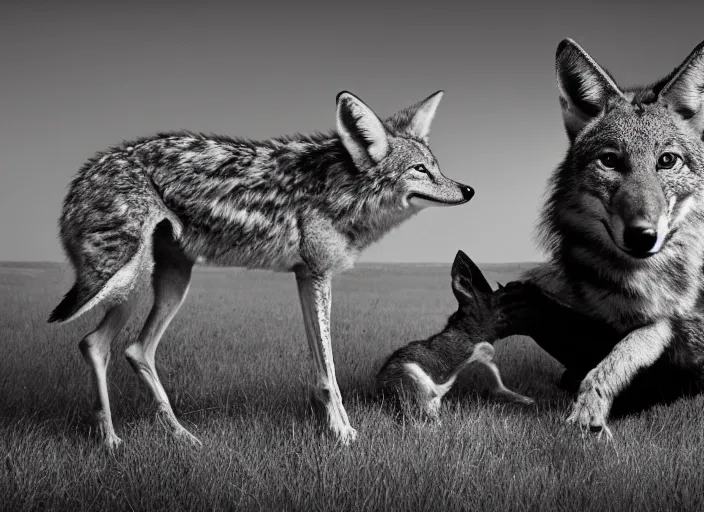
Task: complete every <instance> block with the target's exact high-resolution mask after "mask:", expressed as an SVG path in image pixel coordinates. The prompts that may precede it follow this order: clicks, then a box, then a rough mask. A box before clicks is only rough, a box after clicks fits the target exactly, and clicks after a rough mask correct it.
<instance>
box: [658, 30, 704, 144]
mask: <svg viewBox="0 0 704 512" xmlns="http://www.w3.org/2000/svg"><path fill="white" fill-rule="evenodd" d="M658 98H659V99H660V100H661V101H664V102H665V103H667V104H669V105H671V106H672V108H674V109H675V111H676V112H678V113H679V114H680V115H682V117H684V118H685V119H688V120H689V122H690V123H692V124H693V125H694V127H695V128H696V129H697V130H698V131H700V132H702V131H704V42H702V43H699V46H697V47H696V48H695V49H694V50H692V53H690V54H689V57H687V58H686V59H685V61H684V62H683V63H682V65H681V66H680V67H679V68H677V69H676V70H675V72H674V74H673V76H672V78H671V79H670V80H669V81H668V82H667V83H666V84H665V86H664V87H663V88H662V89H661V90H660V94H659V95H658Z"/></svg>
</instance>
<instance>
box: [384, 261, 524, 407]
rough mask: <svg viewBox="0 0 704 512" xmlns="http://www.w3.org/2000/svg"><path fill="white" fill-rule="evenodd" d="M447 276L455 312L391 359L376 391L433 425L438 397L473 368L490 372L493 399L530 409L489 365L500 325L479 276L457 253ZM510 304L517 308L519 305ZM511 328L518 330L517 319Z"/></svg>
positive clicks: (489, 291)
mask: <svg viewBox="0 0 704 512" xmlns="http://www.w3.org/2000/svg"><path fill="white" fill-rule="evenodd" d="M451 275H452V292H453V293H454V295H455V298H456V299H457V303H458V308H457V311H455V312H454V313H453V314H452V315H450V317H449V319H448V321H447V324H446V325H445V327H444V329H443V330H442V331H440V332H439V333H437V334H434V335H433V336H431V337H429V338H428V339H425V340H418V341H412V342H411V343H409V344H408V345H406V346H404V347H401V348H399V349H398V350H396V351H395V352H394V353H393V354H391V356H389V358H388V359H387V360H386V362H385V363H384V365H383V366H382V368H381V370H380V371H379V374H378V375H377V387H378V389H379V390H380V391H381V393H382V394H383V395H384V396H385V397H389V398H390V399H391V400H393V401H394V402H395V403H397V404H399V405H401V407H402V408H403V409H411V410H412V409H416V410H419V411H420V412H421V415H422V416H425V417H427V418H430V419H432V420H438V419H439V411H440V404H441V400H442V397H443V396H444V395H445V394H446V393H447V392H448V391H449V390H450V389H451V388H452V385H453V384H454V383H455V380H456V378H457V375H458V374H459V373H460V372H461V371H462V370H463V369H464V368H465V367H466V366H467V365H469V364H470V363H473V362H477V363H481V364H482V365H484V366H486V367H487V368H488V369H489V370H490V372H489V374H490V376H491V379H492V388H493V391H494V393H496V394H497V395H500V396H503V397H505V398H508V399H509V400H512V401H515V402H519V403H522V404H533V403H534V401H533V399H531V398H528V397H526V396H523V395H520V394H518V393H516V392H514V391H511V390H510V389H508V388H506V386H505V385H504V383H503V382H502V380H501V374H500V372H499V369H498V367H497V366H496V364H495V363H494V361H493V358H494V347H493V345H492V344H491V343H492V342H493V341H495V340H496V339H498V338H502V337H505V336H506V334H505V333H504V331H503V319H502V317H501V315H498V314H496V311H495V308H494V300H493V295H494V292H493V291H492V289H491V286H490V285H489V283H488V282H487V280H486V278H485V277H484V275H483V274H482V272H481V270H479V268H478V267H477V266H476V265H475V264H474V262H473V261H472V260H471V259H470V258H469V257H468V256H467V255H466V254H465V253H464V252H462V251H458V252H457V255H456V256H455V260H454V262H453V264H452V271H451ZM516 304H517V307H518V304H519V302H518V301H516ZM520 307H521V308H523V307H524V306H523V305H521V306H520ZM514 325H515V326H518V325H519V324H518V322H517V319H514Z"/></svg>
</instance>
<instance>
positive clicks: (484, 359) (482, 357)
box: [468, 341, 535, 405]
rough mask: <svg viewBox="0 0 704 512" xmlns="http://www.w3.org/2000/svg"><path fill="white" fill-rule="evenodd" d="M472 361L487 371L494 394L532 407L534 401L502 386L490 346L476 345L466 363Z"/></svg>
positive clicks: (483, 343) (486, 344)
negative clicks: (481, 365) (484, 367)
mask: <svg viewBox="0 0 704 512" xmlns="http://www.w3.org/2000/svg"><path fill="white" fill-rule="evenodd" d="M473 361H476V362H478V363H481V364H483V365H484V366H486V367H487V368H488V369H489V373H490V375H491V379H492V391H493V392H494V393H495V394H497V395H499V396H503V397H504V398H507V399H508V400H511V401H513V402H518V403H521V404H526V405H532V404H534V403H535V400H533V399H532V398H529V397H527V396H524V395H521V394H519V393H516V392H515V391H511V390H510V389H508V388H507V387H506V386H505V385H504V382H503V380H502V379H501V372H500V371H499V368H498V367H497V366H496V363H494V347H493V346H492V345H491V344H489V343H487V342H485V341H483V342H481V343H477V344H476V345H475V347H474V352H473V353H472V356H471V357H470V358H469V361H468V362H473Z"/></svg>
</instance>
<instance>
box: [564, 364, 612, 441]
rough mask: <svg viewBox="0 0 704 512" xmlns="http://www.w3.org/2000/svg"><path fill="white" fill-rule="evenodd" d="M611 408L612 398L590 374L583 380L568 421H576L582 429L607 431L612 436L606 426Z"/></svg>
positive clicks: (600, 432) (608, 435)
mask: <svg viewBox="0 0 704 512" xmlns="http://www.w3.org/2000/svg"><path fill="white" fill-rule="evenodd" d="M610 408H611V400H610V399H609V398H608V397H607V395H606V393H605V392H604V390H603V389H602V388H601V387H600V386H599V385H598V384H597V383H596V382H595V379H594V378H593V376H592V375H591V374H589V375H587V376H586V378H585V379H584V380H583V381H582V385H581V386H580V389H579V395H578V396H577V401H576V402H575V403H574V404H573V405H572V413H571V414H570V415H569V417H568V418H567V422H568V423H576V424H577V425H578V426H579V427H580V429H589V431H591V432H599V434H600V435H601V434H602V433H606V435H607V437H609V438H610V437H611V431H610V430H609V428H608V427H607V426H606V418H607V416H608V415H609V409H610Z"/></svg>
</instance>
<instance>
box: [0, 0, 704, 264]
mask: <svg viewBox="0 0 704 512" xmlns="http://www.w3.org/2000/svg"><path fill="white" fill-rule="evenodd" d="M238 4H244V5H238ZM474 4H475V3H474V2H460V1H447V0H444V1H443V0H438V1H432V2H431V1H427V0H424V1H417V0H407V1H404V2H391V1H387V2H383V1H377V2H335V1H332V0H329V1H324V2H305V1H303V0H301V1H296V2H290V1H281V0H279V1H277V2H271V1H257V2H247V3H244V2H223V1H221V2H213V1H207V0H205V1H199V2H195V1H193V2H188V3H186V2H182V1H179V0H174V1H171V2H163V3H161V2H149V3H147V2H130V1H124V0H123V1H120V2H111V1H103V2H71V1H66V2H38V1H11V0H3V1H2V3H1V4H0V77H1V78H0V240H1V242H0V260H32V261H41V260H45V261H64V255H63V253H62V252H61V246H60V244H59V241H58V236H57V222H58V217H59V214H60V209H61V202H62V200H63V197H64V195H65V193H66V190H67V185H68V183H69V181H70V179H71V177H72V176H73V174H75V173H76V171H77V170H78V168H79V167H80V166H81V165H82V164H83V162H84V161H85V160H87V159H88V158H89V157H90V156H91V155H92V154H93V153H95V152H97V151H99V150H102V149H105V148H106V147H108V146H111V145H113V144H116V143H119V142H120V141H122V140H125V139H132V138H136V137H139V136H145V135H150V134H152V133H155V132H157V131H168V130H177V129H189V130H194V131H205V132H215V133H221V134H225V135H232V136H243V137H248V138H253V139H263V138H268V137H272V136H277V135H284V134H289V133H296V132H303V133H305V132H311V131H317V130H323V131H327V130H330V129H332V128H334V126H335V96H336V95H337V93H338V92H339V91H341V90H349V91H351V92H353V93H354V94H356V95H358V96H360V97H361V98H362V99H363V100H364V101H365V102H366V103H367V104H368V105H369V106H370V107H371V108H372V109H374V110H375V111H376V113H377V114H378V115H379V116H380V117H382V118H383V117H386V116H388V115H390V114H392V113H393V112H395V111H396V110H398V109H401V108H403V107H405V106H407V105H409V104H412V103H415V102H416V101H418V100H420V99H422V98H424V97H426V96H428V95H429V94H431V93H433V92H435V91H437V90H439V89H443V90H444V91H445V96H444V98H443V100H442V102H441V104H440V107H439V109H438V112H437V116H436V118H435V121H434V123H433V127H432V132H431V148H432V150H433V152H434V153H435V156H436V157H437V159H438V161H439V163H440V167H441V169H442V171H443V172H444V174H445V175H446V176H448V177H450V178H453V179H456V180H458V181H461V182H464V183H467V184H469V185H471V186H472V187H473V188H474V189H475V190H476V195H475V197H474V198H473V199H472V200H471V201H470V202H469V203H468V204H466V205H463V206H458V207H452V208H430V209H426V210H424V211H422V212H421V213H420V214H419V215H417V216H415V217H413V218H412V219H411V220H410V221H407V222H406V223H405V224H403V225H402V226H401V227H399V228H397V229H395V230H394V231H392V232H391V233H390V234H388V235H387V236H386V237H385V238H384V239H382V240H381V241H380V242H379V243H377V244H375V245H373V246H372V247H370V248H369V249H368V250H367V251H366V252H365V253H364V254H363V256H362V258H361V260H360V261H392V262H442V263H449V262H451V261H452V259H453V258H454V255H455V253H456V251H457V250H458V249H462V250H464V251H465V252H466V253H467V254H468V255H469V256H470V257H471V258H472V259H474V260H475V261H478V262H518V261H537V260H541V259H544V255H543V254H542V253H541V252H540V251H539V248H538V246H537V245H536V243H535V241H534V236H533V235H534V229H535V224H536V220H537V216H538V211H539V208H540V205H541V202H542V200H543V197H544V191H545V188H546V184H547V180H548V178H549V176H550V174H551V172H552V170H553V169H554V168H555V167H556V166H557V164H558V163H559V161H560V159H561V158H562V157H563V156H564V153H565V150H566V148H567V138H566V135H565V132H564V129H563V125H562V119H561V115H560V110H559V103H558V96H557V86H556V84H555V70H554V55H555V49H556V48H557V45H558V43H559V42H560V40H561V39H563V38H564V37H570V38H572V39H575V40H576V41H577V42H578V43H580V44H581V45H582V46H583V47H584V48H585V49H586V50H587V51H588V52H589V53H590V54H591V55H592V56H593V57H594V58H595V59H596V60H597V61H598V62H599V63H600V64H601V65H602V66H604V67H606V68H607V69H609V70H610V71H611V72H612V73H613V75H614V76H615V77H616V80H617V81H618V82H619V84H621V85H623V86H628V85H635V84H640V83H650V82H653V81H655V80H656V79H657V78H659V77H661V76H663V75H665V74H667V73H668V72H669V71H671V70H672V69H673V68H674V67H675V66H677V65H678V64H679V63H680V62H681V61H682V60H683V59H684V58H685V57H686V56H687V55H688V53H689V52H690V51H691V50H692V49H693V48H694V47H695V46H696V45H697V44H698V43H699V42H700V41H701V40H702V39H704V25H703V24H702V20H703V19H704V2H693V1H690V2H677V1H668V2H664V1H663V2H657V3H655V2H640V3H639V2H633V1H621V2H619V1H617V0H612V1H609V2H588V1H581V2H568V1H563V2H540V1H537V2H524V1H521V0H514V1H506V0H493V1H491V2H484V3H482V4H480V5H474Z"/></svg>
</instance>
